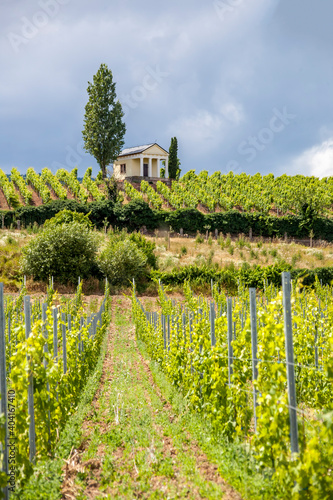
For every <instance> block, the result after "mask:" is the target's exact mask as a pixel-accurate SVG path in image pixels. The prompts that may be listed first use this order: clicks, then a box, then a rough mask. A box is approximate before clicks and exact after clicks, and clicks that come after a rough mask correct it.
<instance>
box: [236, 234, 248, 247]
mask: <svg viewBox="0 0 333 500" xmlns="http://www.w3.org/2000/svg"><path fill="white" fill-rule="evenodd" d="M245 245H246V241H245V239H244V236H238V239H237V240H236V246H237V247H238V248H244V247H245Z"/></svg>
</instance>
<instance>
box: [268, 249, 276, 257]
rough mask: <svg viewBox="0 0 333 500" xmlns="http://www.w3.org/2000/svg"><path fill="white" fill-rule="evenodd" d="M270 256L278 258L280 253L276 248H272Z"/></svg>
mask: <svg viewBox="0 0 333 500" xmlns="http://www.w3.org/2000/svg"><path fill="white" fill-rule="evenodd" d="M269 254H270V255H271V256H272V257H273V258H276V257H277V256H278V251H277V249H276V248H272V249H271V250H270V251H269Z"/></svg>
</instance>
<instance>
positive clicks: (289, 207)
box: [125, 170, 333, 215]
mask: <svg viewBox="0 0 333 500" xmlns="http://www.w3.org/2000/svg"><path fill="white" fill-rule="evenodd" d="M126 184H127V185H126ZM131 188H132V186H131V187H130V185H128V183H126V182H125V192H126V194H127V195H128V196H129V197H130V198H132V199H137V198H142V197H143V195H145V197H146V199H147V201H148V202H149V203H150V205H151V207H152V208H155V209H160V208H161V207H162V204H166V205H167V206H168V207H170V208H173V209H179V208H192V209H195V208H203V209H205V210H207V211H208V212H210V213H214V212H218V211H229V210H233V209H237V210H240V211H241V212H259V213H262V214H269V213H273V214H275V215H286V214H297V215H300V214H302V213H304V207H305V206H310V207H311V210H313V211H314V212H316V213H317V214H321V215H326V214H331V212H332V207H333V177H325V178H323V179H319V178H317V177H307V176H303V175H295V176H288V175H282V176H280V177H274V175H273V174H268V175H264V176H262V175H261V174H259V173H258V174H255V175H247V174H245V173H242V174H238V175H235V174H234V173H233V172H229V173H228V174H222V173H221V172H215V173H214V174H212V175H209V174H208V172H207V171H206V170H204V171H202V172H200V173H199V174H198V175H196V174H195V172H194V170H190V171H189V172H187V173H186V174H185V175H184V176H183V177H182V178H181V179H180V180H179V181H173V182H172V186H171V188H169V187H168V186H167V185H166V184H164V183H163V182H161V181H158V182H157V184H156V190H155V189H153V187H151V186H150V185H149V184H148V183H147V181H142V182H141V192H138V191H137V190H135V189H134V188H132V189H131ZM134 191H136V193H135V192H134Z"/></svg>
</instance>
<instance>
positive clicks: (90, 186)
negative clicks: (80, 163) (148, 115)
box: [82, 167, 105, 201]
mask: <svg viewBox="0 0 333 500" xmlns="http://www.w3.org/2000/svg"><path fill="white" fill-rule="evenodd" d="M91 175H92V168H91V167H89V168H87V171H86V173H85V174H84V176H83V180H82V184H83V186H84V187H85V188H86V189H87V191H88V192H89V193H90V194H91V196H92V197H93V198H94V200H96V201H102V200H105V194H104V193H103V192H102V191H100V189H99V187H98V186H97V184H96V182H95V181H93V180H92V178H91Z"/></svg>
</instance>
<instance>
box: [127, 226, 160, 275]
mask: <svg viewBox="0 0 333 500" xmlns="http://www.w3.org/2000/svg"><path fill="white" fill-rule="evenodd" d="M129 239H130V240H131V241H133V242H134V243H135V244H136V245H137V247H139V248H140V250H141V251H142V252H143V253H144V254H145V256H146V257H147V264H148V266H150V267H151V268H152V269H157V258H156V255H155V253H154V250H155V248H156V245H155V243H154V242H152V241H149V240H147V238H145V237H144V236H143V235H142V234H141V233H132V234H131V235H130V236H129Z"/></svg>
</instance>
